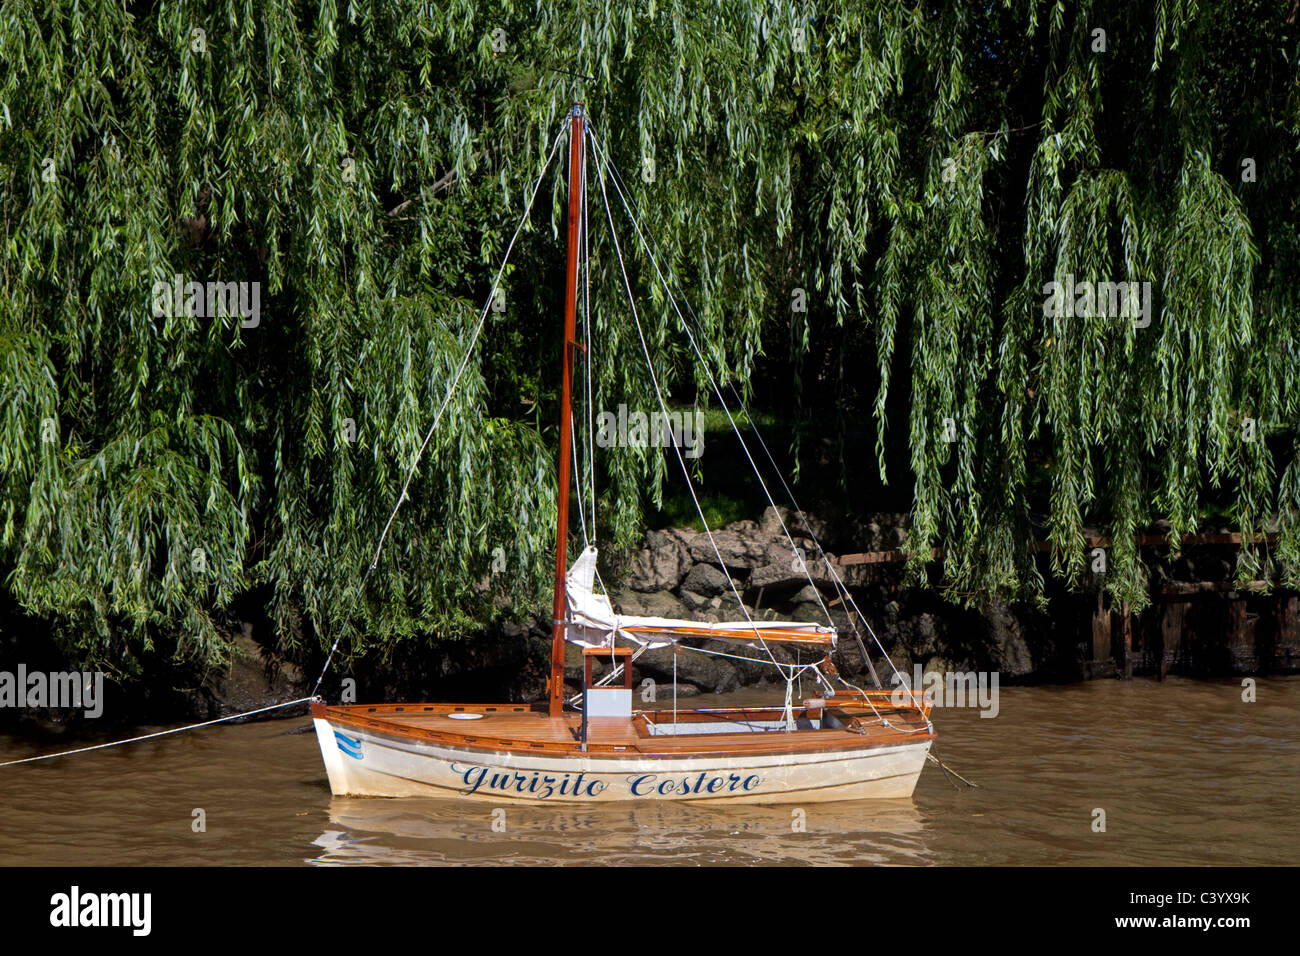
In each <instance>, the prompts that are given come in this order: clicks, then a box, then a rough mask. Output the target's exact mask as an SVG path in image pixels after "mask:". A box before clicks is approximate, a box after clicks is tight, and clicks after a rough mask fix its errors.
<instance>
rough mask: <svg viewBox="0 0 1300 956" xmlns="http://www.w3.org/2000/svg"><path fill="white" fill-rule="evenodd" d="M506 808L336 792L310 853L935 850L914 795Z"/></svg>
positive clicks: (724, 854) (828, 854) (669, 858)
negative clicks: (770, 803)
mask: <svg viewBox="0 0 1300 956" xmlns="http://www.w3.org/2000/svg"><path fill="white" fill-rule="evenodd" d="M494 809H496V808H494V807H492V806H491V805H490V804H488V803H482V804H479V803H474V804H469V803H460V802H457V801H452V800H438V799H406V798H404V799H401V800H387V799H354V798H347V797H332V798H331V799H330V805H329V816H330V827H329V828H328V829H326V830H325V832H324V833H322V834H321V835H320V837H318V838H317V839H316V840H315V841H314V845H315V846H317V847H319V848H320V850H321V853H320V854H318V855H317V856H315V857H313V858H310V859H309V860H308V861H307V862H310V863H316V864H353V863H362V864H404V863H450V862H480V863H551V862H559V863H563V862H575V863H578V862H591V861H593V860H600V861H601V862H604V863H614V864H639V865H654V864H665V863H671V864H674V865H679V866H680V865H687V866H689V865H710V864H749V865H756V864H757V865H764V864H767V865H772V864H783V863H811V864H816V865H826V866H831V865H846V864H854V863H886V862H913V863H924V862H927V861H928V859H929V852H928V850H927V848H926V845H925V836H926V834H927V831H928V827H927V824H926V822H925V820H924V818H923V815H922V813H921V811H920V810H918V809H917V807H916V805H915V804H914V803H913V802H912V801H911V800H876V801H858V802H856V803H853V802H847V803H822V804H809V805H808V806H805V807H799V808H795V807H789V806H787V807H753V806H740V807H726V806H692V805H689V804H685V803H672V802H667V801H665V802H663V803H626V804H621V803H620V804H604V805H600V806H591V807H585V806H572V805H563V804H555V805H552V806H544V807H532V806H522V805H519V806H517V805H510V806H505V807H502V808H500V809H502V810H504V816H501V815H500V814H497V815H496V816H495V818H494V815H493V811H494ZM796 811H798V812H796ZM494 821H495V824H496V829H494V828H493V825H494Z"/></svg>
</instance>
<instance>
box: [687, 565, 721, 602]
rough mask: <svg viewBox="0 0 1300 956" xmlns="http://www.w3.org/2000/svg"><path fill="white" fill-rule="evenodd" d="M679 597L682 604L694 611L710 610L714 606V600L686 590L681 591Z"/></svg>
mask: <svg viewBox="0 0 1300 956" xmlns="http://www.w3.org/2000/svg"><path fill="white" fill-rule="evenodd" d="M719 573H721V572H719ZM677 596H678V597H679V598H681V602H682V604H684V605H686V607H687V608H689V609H690V610H692V611H704V610H709V609H710V608H711V606H712V598H707V597H705V596H704V595H703V594H696V593H695V592H694V591H688V590H687V589H686V588H682V589H681V590H679V591H678V592H677Z"/></svg>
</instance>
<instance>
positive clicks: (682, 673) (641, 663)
mask: <svg viewBox="0 0 1300 956" xmlns="http://www.w3.org/2000/svg"><path fill="white" fill-rule="evenodd" d="M633 666H634V667H635V668H636V670H637V673H639V674H642V675H644V676H647V677H652V678H654V680H655V681H656V682H666V683H668V684H671V683H672V680H673V649H672V648H671V647H657V648H655V649H654V650H650V651H646V652H645V653H643V654H642V655H641V656H640V657H638V658H637V660H636V664H634V665H633ZM677 680H678V682H679V683H681V682H685V683H688V684H694V685H695V686H696V687H698V688H700V690H703V691H709V692H711V693H714V694H724V693H726V692H727V691H730V690H735V689H736V688H738V687H739V686H740V678H739V676H738V675H737V674H736V668H734V667H732V666H731V663H730V662H729V661H728V660H727V659H726V658H721V657H710V656H709V655H707V654H695V653H692V652H691V651H690V650H685V651H683V652H682V653H680V654H678V655H677Z"/></svg>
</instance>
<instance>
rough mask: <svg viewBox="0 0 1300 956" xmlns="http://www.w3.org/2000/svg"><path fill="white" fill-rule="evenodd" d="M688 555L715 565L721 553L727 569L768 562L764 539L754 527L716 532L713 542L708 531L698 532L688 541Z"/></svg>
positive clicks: (749, 566) (740, 569)
mask: <svg viewBox="0 0 1300 956" xmlns="http://www.w3.org/2000/svg"><path fill="white" fill-rule="evenodd" d="M751 523H752V522H751ZM715 547H716V549H717V550H716V551H715V550H714V549H715ZM690 555H691V558H692V559H693V560H695V561H697V562H702V563H704V564H711V565H714V566H715V567H716V566H717V565H718V558H719V556H721V558H722V563H723V565H725V566H726V569H727V570H728V571H752V570H753V569H754V568H757V567H759V566H760V565H763V564H765V563H766V562H767V538H766V537H765V536H764V535H763V533H762V532H761V531H759V530H758V529H757V528H755V529H754V530H751V531H726V530H723V531H715V532H713V540H712V541H710V540H709V536H708V535H707V534H700V535H696V536H695V538H694V540H692V541H691V544H690Z"/></svg>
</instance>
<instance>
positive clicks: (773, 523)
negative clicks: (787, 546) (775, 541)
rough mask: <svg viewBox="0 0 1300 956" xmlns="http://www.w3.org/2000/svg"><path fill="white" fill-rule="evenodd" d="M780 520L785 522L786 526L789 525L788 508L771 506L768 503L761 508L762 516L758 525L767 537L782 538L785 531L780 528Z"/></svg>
mask: <svg viewBox="0 0 1300 956" xmlns="http://www.w3.org/2000/svg"><path fill="white" fill-rule="evenodd" d="M782 521H784V522H786V527H789V521H790V509H789V508H786V507H779V508H773V507H772V506H771V505H768V506H767V507H766V508H764V509H763V517H762V518H761V519H759V522H758V527H759V530H760V531H762V532H763V534H765V535H766V536H767V537H769V538H784V537H785V532H784V531H782V530H781V522H782Z"/></svg>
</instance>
